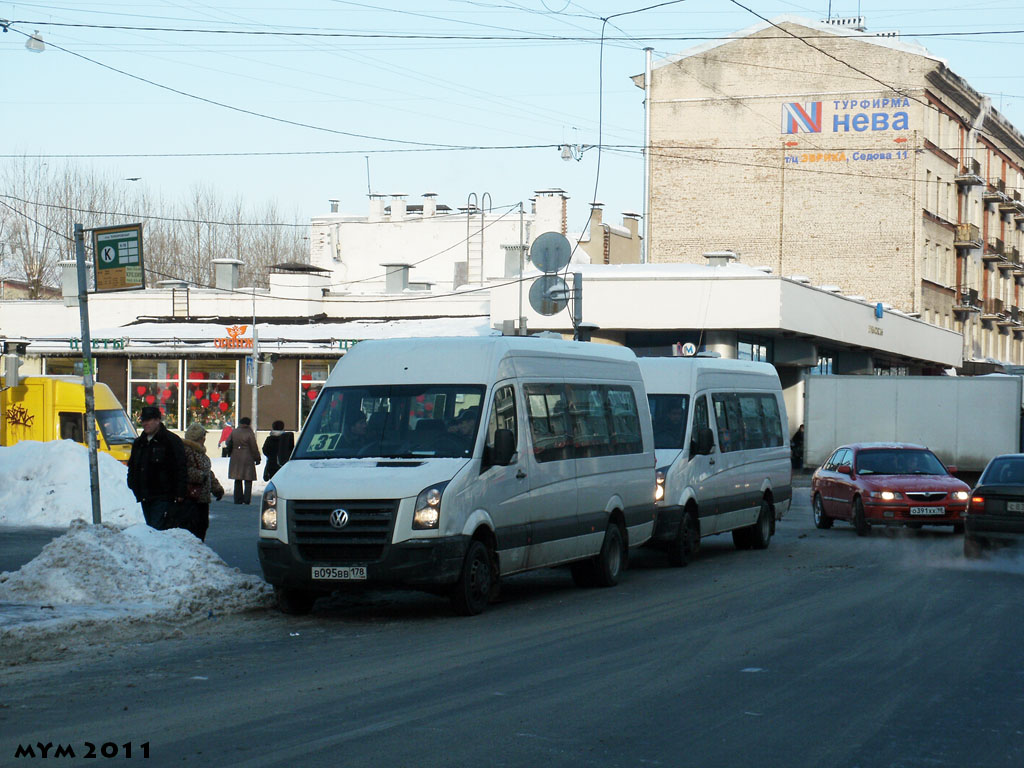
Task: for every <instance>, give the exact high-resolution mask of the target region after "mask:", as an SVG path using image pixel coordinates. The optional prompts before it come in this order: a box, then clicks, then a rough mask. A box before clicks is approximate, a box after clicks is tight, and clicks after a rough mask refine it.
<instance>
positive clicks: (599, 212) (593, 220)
mask: <svg viewBox="0 0 1024 768" xmlns="http://www.w3.org/2000/svg"><path fill="white" fill-rule="evenodd" d="M603 208H604V203H598V202H594V203H591V204H590V239H591V240H593V239H594V231H595V230H596V229H597V228H598V227H600V226H601V224H602V219H603V218H604V211H603Z"/></svg>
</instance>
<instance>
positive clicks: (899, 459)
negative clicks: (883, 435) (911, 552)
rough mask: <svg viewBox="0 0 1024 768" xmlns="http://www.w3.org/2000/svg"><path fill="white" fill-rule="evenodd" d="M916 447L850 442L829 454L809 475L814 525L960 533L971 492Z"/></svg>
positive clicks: (862, 533) (860, 530)
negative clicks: (932, 527)
mask: <svg viewBox="0 0 1024 768" xmlns="http://www.w3.org/2000/svg"><path fill="white" fill-rule="evenodd" d="M955 471H956V468H955V467H946V466H944V465H943V463H942V462H941V461H939V459H938V457H937V456H936V455H935V454H934V453H932V452H931V451H929V450H928V449H927V448H925V447H924V446H922V445H912V444H910V443H853V444H851V445H844V446H841V447H839V448H836V450H835V451H834V452H833V453H832V455H831V456H829V458H828V460H827V461H826V462H825V463H824V464H822V465H821V466H820V467H819V468H818V469H817V470H816V471H815V472H814V475H813V476H812V477H811V508H812V510H813V514H814V525H815V526H817V527H818V528H831V527H832V521H833V520H849V521H850V522H851V523H853V526H854V528H856V529H857V535H858V536H866V535H868V534H869V533H870V532H871V526H872V525H906V526H909V527H911V528H920V527H921V526H922V525H952V526H953V530H954V531H957V532H960V531H963V527H964V517H965V516H966V514H967V502H968V500H969V499H970V496H971V489H970V487H969V486H968V485H967V484H966V483H963V482H961V481H960V480H957V479H956V478H955V477H953V475H952V472H955Z"/></svg>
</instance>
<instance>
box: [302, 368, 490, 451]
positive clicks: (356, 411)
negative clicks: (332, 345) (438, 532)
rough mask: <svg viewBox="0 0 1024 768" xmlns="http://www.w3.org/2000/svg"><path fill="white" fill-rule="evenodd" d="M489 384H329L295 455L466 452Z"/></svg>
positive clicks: (318, 402) (317, 401)
mask: <svg viewBox="0 0 1024 768" xmlns="http://www.w3.org/2000/svg"><path fill="white" fill-rule="evenodd" d="M484 389H485V387H484V386H482V385H475V384H407V385H401V386H398V385H393V386H392V385H382V386H366V387H326V388H324V389H323V390H322V391H321V392H320V395H319V396H318V397H317V399H316V404H315V405H314V406H313V412H312V413H311V414H310V415H309V419H308V421H307V423H306V426H305V428H304V429H303V430H302V434H301V435H300V436H299V442H298V445H296V446H295V452H294V453H293V454H292V458H293V459H345V458H363V457H379V458H442V457H447V458H467V457H469V456H472V454H473V445H474V443H475V442H476V433H477V427H478V425H479V423H480V405H481V403H482V402H483V396H484Z"/></svg>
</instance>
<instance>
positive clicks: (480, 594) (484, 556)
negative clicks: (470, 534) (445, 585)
mask: <svg viewBox="0 0 1024 768" xmlns="http://www.w3.org/2000/svg"><path fill="white" fill-rule="evenodd" d="M493 588H494V566H493V565H492V559H491V553H490V551H489V550H488V549H487V546H486V545H485V544H484V543H483V542H482V541H480V540H479V539H474V540H473V541H472V542H470V545H469V551H468V552H466V560H465V562H464V563H463V564H462V573H460V574H459V580H458V581H456V582H455V586H454V587H453V588H452V606H453V607H454V608H455V611H456V612H457V613H458V614H460V615H461V616H476V615H477V614H478V613H482V612H483V610H484V608H486V607H487V603H488V602H489V601H490V599H491V590H492V589H493Z"/></svg>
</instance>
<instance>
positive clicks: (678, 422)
mask: <svg viewBox="0 0 1024 768" xmlns="http://www.w3.org/2000/svg"><path fill="white" fill-rule="evenodd" d="M647 402H648V404H649V405H650V407H651V422H652V423H653V425H654V447H655V448H682V447H683V436H684V435H685V434H686V411H687V410H688V408H689V405H690V396H689V395H647Z"/></svg>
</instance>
